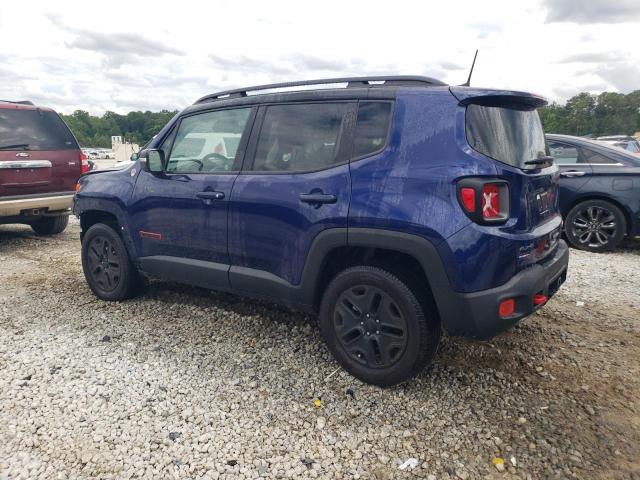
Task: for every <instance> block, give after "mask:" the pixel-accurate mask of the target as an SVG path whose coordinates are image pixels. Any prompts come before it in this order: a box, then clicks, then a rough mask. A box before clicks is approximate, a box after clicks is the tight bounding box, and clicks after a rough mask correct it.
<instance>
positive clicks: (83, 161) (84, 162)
mask: <svg viewBox="0 0 640 480" xmlns="http://www.w3.org/2000/svg"><path fill="white" fill-rule="evenodd" d="M88 171H89V160H88V159H87V156H86V155H85V154H84V152H80V173H87V172H88Z"/></svg>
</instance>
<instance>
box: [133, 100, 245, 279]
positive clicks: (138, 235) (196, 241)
mask: <svg viewBox="0 0 640 480" xmlns="http://www.w3.org/2000/svg"><path fill="white" fill-rule="evenodd" d="M254 117H255V109H254V108H252V107H243V108H234V109H225V110H212V111H206V112H197V113H194V114H191V115H187V116H185V117H183V118H182V119H180V121H179V122H178V123H177V125H176V126H175V127H174V129H173V130H172V131H171V133H170V134H169V135H168V136H167V137H166V138H165V139H164V140H163V142H162V144H161V145H160V149H161V150H162V151H163V152H164V155H165V166H164V169H163V172H161V173H151V172H147V171H142V172H140V175H139V176H138V179H137V182H136V187H135V191H134V194H133V197H132V201H131V205H130V208H129V210H130V212H131V222H132V228H131V231H132V233H133V235H134V237H135V242H136V247H137V248H136V250H137V252H138V256H139V257H141V258H140V261H141V264H142V266H143V269H144V270H146V271H149V272H150V273H159V274H161V275H162V276H165V277H167V276H168V277H176V278H177V279H178V280H182V279H181V278H178V277H179V276H180V275H179V274H180V269H181V268H182V266H185V268H184V270H185V272H186V271H187V270H191V272H192V275H191V276H192V277H194V276H195V274H194V273H193V272H195V270H194V268H199V269H200V272H201V274H202V275H203V276H204V277H206V276H207V275H209V277H219V280H220V281H221V282H222V283H225V282H227V273H228V265H229V254H228V251H227V214H228V206H229V198H230V196H231V189H232V186H233V182H234V181H235V179H236V177H237V176H238V172H239V171H240V167H241V164H242V160H243V157H244V152H245V149H246V140H247V138H248V132H249V131H250V127H251V123H252V121H253V118H254ZM207 269H209V270H210V273H209V274H207ZM157 270H161V271H157ZM174 274H175V275H174ZM185 275H186V273H185ZM213 280H215V278H214V279H213ZM189 283H196V284H207V283H206V282H201V281H196V282H189ZM215 283H216V282H215V281H212V282H211V285H212V286H216V285H215Z"/></svg>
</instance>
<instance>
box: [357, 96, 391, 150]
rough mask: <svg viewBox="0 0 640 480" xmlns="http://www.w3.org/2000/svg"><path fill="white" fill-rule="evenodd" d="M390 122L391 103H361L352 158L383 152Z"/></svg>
mask: <svg viewBox="0 0 640 480" xmlns="http://www.w3.org/2000/svg"><path fill="white" fill-rule="evenodd" d="M390 121H391V103H389V102H360V104H359V106H358V124H357V126H356V133H355V137H354V139H353V153H352V158H359V157H363V156H365V155H371V154H372V153H376V152H379V151H380V150H382V149H383V148H384V146H385V144H386V142H387V134H388V133H389V122H390Z"/></svg>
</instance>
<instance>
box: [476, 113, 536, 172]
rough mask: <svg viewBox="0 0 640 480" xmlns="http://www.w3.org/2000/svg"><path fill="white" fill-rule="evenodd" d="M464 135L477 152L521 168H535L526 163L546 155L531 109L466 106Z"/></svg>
mask: <svg viewBox="0 0 640 480" xmlns="http://www.w3.org/2000/svg"><path fill="white" fill-rule="evenodd" d="M466 134H467V142H468V143H469V145H470V146H471V148H473V149H474V150H476V151H477V152H480V153H482V154H483V155H486V156H488V157H491V158H493V159H495V160H498V161H499V162H502V163H506V164H508V165H513V166H514V167H518V168H521V169H528V168H536V166H535V165H527V164H526V163H525V162H528V161H529V160H535V159H538V158H541V157H544V156H546V145H545V138H544V131H543V130H542V124H541V123H540V117H538V112H537V111H536V109H535V108H533V107H529V106H525V105H519V104H511V105H508V106H506V105H505V106H487V105H475V104H472V105H469V106H468V107H467V111H466Z"/></svg>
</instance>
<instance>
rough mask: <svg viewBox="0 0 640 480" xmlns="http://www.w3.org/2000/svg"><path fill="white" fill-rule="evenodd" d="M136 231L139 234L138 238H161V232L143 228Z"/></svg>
mask: <svg viewBox="0 0 640 480" xmlns="http://www.w3.org/2000/svg"><path fill="white" fill-rule="evenodd" d="M138 233H139V234H140V238H151V239H153V240H162V234H161V233H156V232H145V231H144V230H140V231H139V232H138Z"/></svg>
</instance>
